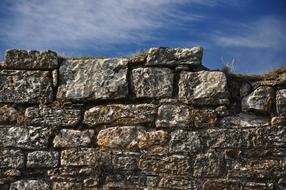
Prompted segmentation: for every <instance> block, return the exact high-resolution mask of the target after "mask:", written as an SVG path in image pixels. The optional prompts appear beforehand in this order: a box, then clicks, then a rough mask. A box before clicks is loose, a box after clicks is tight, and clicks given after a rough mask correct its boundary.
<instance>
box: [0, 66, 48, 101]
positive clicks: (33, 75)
mask: <svg viewBox="0 0 286 190" xmlns="http://www.w3.org/2000/svg"><path fill="white" fill-rule="evenodd" d="M0 81H1V83H0V102H4V103H5V102H9V103H39V102H43V103H46V102H50V101H51V100H52V97H53V96H52V82H51V78H50V74H49V72H48V71H19V70H17V71H15V70H2V71H0Z"/></svg>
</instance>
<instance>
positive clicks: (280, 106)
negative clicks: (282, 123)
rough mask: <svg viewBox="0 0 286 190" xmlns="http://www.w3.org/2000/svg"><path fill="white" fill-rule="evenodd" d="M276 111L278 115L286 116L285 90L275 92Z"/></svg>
mask: <svg viewBox="0 0 286 190" xmlns="http://www.w3.org/2000/svg"><path fill="white" fill-rule="evenodd" d="M276 109H277V113H278V114H282V115H286V89H282V90H278V91H277V93H276Z"/></svg>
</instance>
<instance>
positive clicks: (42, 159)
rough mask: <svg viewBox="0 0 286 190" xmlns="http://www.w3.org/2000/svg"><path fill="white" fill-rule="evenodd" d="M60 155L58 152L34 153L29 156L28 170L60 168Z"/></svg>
mask: <svg viewBox="0 0 286 190" xmlns="http://www.w3.org/2000/svg"><path fill="white" fill-rule="evenodd" d="M58 160H59V153H58V152H56V151H34V152H29V153H28V156H27V167H28V168H53V167H57V166H58Z"/></svg>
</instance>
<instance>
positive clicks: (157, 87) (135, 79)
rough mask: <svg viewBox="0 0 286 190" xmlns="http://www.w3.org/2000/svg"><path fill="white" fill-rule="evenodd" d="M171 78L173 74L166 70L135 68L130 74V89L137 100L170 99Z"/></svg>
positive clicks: (171, 89) (171, 90) (171, 91)
mask: <svg viewBox="0 0 286 190" xmlns="http://www.w3.org/2000/svg"><path fill="white" fill-rule="evenodd" d="M173 78H174V74H173V73H172V70H171V69H168V68H137V69H133V70H132V73H131V88H132V90H133V93H134V95H135V96H136V97H138V98H142V97H149V98H162V97H171V96H172V93H173Z"/></svg>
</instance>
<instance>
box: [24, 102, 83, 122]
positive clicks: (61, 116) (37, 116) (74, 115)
mask: <svg viewBox="0 0 286 190" xmlns="http://www.w3.org/2000/svg"><path fill="white" fill-rule="evenodd" d="M80 114H81V109H80V108H78V107H73V106H65V107H53V106H47V105H40V106H37V107H29V108H27V109H26V111H25V117H26V121H27V123H28V124H29V125H41V126H43V125H44V126H63V127H68V126H75V125H76V124H77V123H79V121H80Z"/></svg>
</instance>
